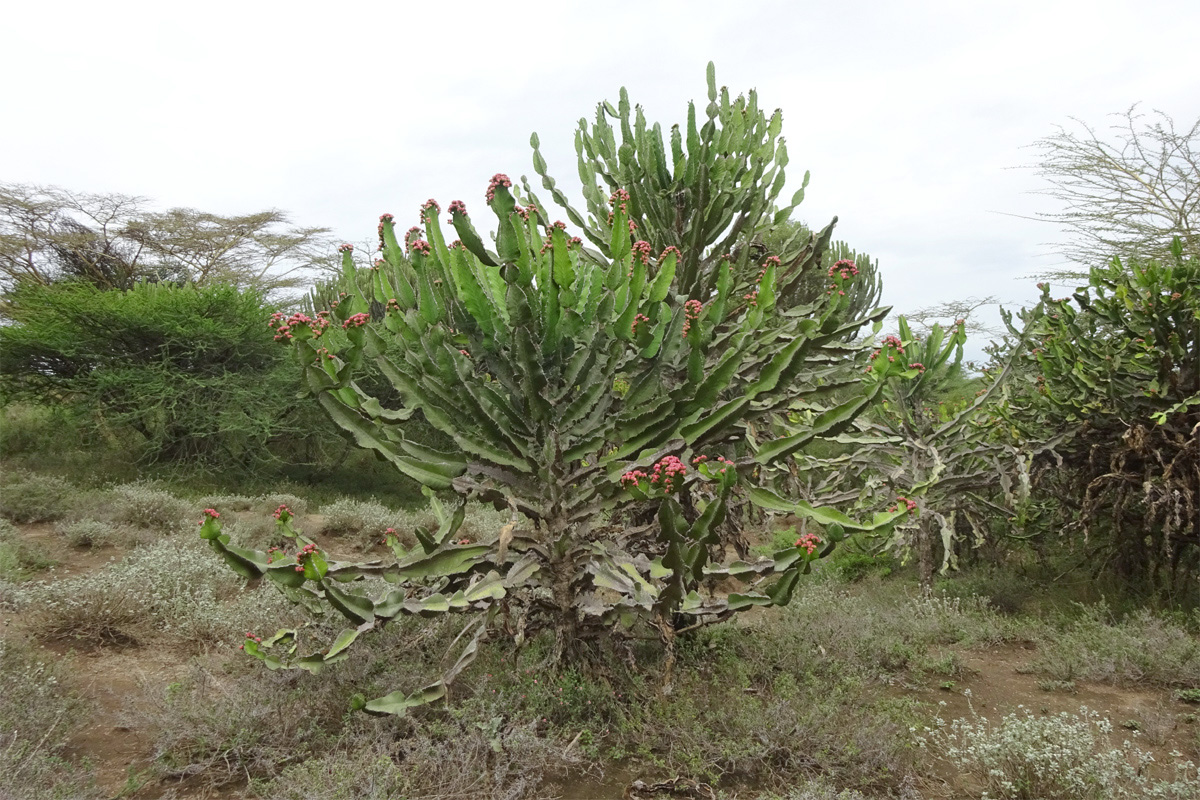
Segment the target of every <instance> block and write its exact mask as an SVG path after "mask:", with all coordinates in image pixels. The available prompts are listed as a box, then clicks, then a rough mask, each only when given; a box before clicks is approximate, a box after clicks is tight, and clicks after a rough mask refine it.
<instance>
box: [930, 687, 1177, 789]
mask: <svg viewBox="0 0 1200 800" xmlns="http://www.w3.org/2000/svg"><path fill="white" fill-rule="evenodd" d="M972 711H973V709H972ZM1112 730H1113V726H1112V723H1111V722H1110V721H1109V720H1107V719H1105V718H1103V717H1101V716H1100V715H1099V714H1097V713H1096V712H1095V711H1092V710H1090V709H1088V708H1087V707H1086V706H1084V707H1081V708H1080V709H1079V713H1078V714H1069V713H1066V712H1063V713H1060V714H1057V715H1053V716H1035V715H1034V714H1033V713H1032V712H1030V711H1029V709H1027V708H1025V707H1023V706H1018V707H1017V711H1016V712H1013V713H1010V714H1006V715H1004V716H1003V717H1002V718H1001V719H1000V721H999V722H998V723H992V722H990V721H989V720H988V719H987V718H986V717H982V716H979V715H978V714H974V715H973V716H972V717H971V718H969V719H966V718H963V719H956V720H953V721H951V722H950V724H949V725H947V724H946V723H945V721H943V720H942V719H938V720H936V721H935V725H934V727H933V728H925V729H924V731H923V732H920V733H917V732H916V731H915V730H914V731H913V732H914V733H917V735H916V736H915V742H916V744H917V745H918V746H919V747H921V748H924V749H926V750H930V751H932V752H933V754H934V755H935V756H937V757H940V758H943V759H945V760H947V761H949V762H950V763H951V764H953V765H954V766H955V767H956V768H957V769H958V770H959V771H960V772H961V773H963V774H964V775H967V776H970V777H971V778H973V779H974V780H976V781H977V782H978V783H979V785H980V786H982V787H983V791H982V794H980V795H979V796H980V797H981V798H984V800H990V799H991V798H1004V800H1059V799H1061V800H1123V799H1124V798H1165V799H1169V800H1196V798H1200V780H1198V779H1197V772H1196V766H1195V765H1194V764H1193V763H1192V762H1191V761H1185V760H1183V756H1182V754H1180V753H1173V754H1172V756H1173V757H1174V758H1175V759H1176V761H1175V764H1174V772H1175V775H1174V777H1173V778H1172V779H1165V780H1163V779H1159V780H1155V779H1152V778H1150V777H1149V775H1148V768H1149V767H1150V765H1151V764H1153V763H1154V758H1153V756H1151V755H1150V754H1149V753H1147V752H1145V751H1143V750H1140V749H1138V748H1137V747H1135V746H1134V745H1133V744H1132V743H1131V742H1129V741H1128V740H1126V741H1125V742H1123V743H1122V744H1121V746H1120V747H1115V748H1114V747H1113V746H1112V745H1111V743H1110V739H1109V736H1110V734H1111V733H1112Z"/></svg>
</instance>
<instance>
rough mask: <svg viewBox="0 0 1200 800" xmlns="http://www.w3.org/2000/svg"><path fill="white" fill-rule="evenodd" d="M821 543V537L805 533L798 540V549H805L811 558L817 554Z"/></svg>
mask: <svg viewBox="0 0 1200 800" xmlns="http://www.w3.org/2000/svg"><path fill="white" fill-rule="evenodd" d="M820 543H821V537H820V536H817V535H816V534H815V533H805V534H802V535H801V536H800V538H799V539H797V540H796V545H795V546H796V547H799V548H801V549H803V550H804V551H805V552H807V553H808V554H809V555H810V556H811V555H812V554H813V553H815V552H817V545H819V544H820Z"/></svg>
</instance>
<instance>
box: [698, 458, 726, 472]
mask: <svg viewBox="0 0 1200 800" xmlns="http://www.w3.org/2000/svg"><path fill="white" fill-rule="evenodd" d="M708 460H709V458H708V456H696V457H695V458H693V459H692V465H693V466H699V465H701V464H703V463H704V462H706V461H708ZM713 460H714V461H716V462H717V463H718V464H720V465H721V468H720V469H719V470H717V474H718V475H724V474H725V470H727V469H729V468H730V467H732V466H733V462H732V461H730V460H729V459H728V458H726V457H725V456H717V457H716V458H715V459H713Z"/></svg>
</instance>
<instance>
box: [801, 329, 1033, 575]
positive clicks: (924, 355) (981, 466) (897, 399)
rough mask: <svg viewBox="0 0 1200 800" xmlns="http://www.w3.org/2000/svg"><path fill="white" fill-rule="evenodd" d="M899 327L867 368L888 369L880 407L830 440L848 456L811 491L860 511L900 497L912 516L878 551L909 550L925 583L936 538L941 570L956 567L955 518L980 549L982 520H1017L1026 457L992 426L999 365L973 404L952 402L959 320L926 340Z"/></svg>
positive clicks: (1002, 392)
mask: <svg viewBox="0 0 1200 800" xmlns="http://www.w3.org/2000/svg"><path fill="white" fill-rule="evenodd" d="M898 326H899V330H898V334H899V335H888V336H886V337H884V339H883V341H882V342H880V345H879V347H878V349H877V350H875V351H874V353H873V354H872V356H871V361H870V363H869V364H868V365H867V366H866V367H865V369H866V370H867V371H869V372H874V371H875V370H877V369H879V367H880V366H881V364H882V363H886V364H887V365H888V366H889V367H895V368H896V369H894V370H893V371H892V372H891V375H890V377H889V378H887V380H886V381H885V384H884V388H883V392H882V402H880V403H879V404H878V405H877V406H876V407H875V408H874V409H872V410H871V411H870V412H869V413H868V414H866V415H864V416H863V417H861V418H860V419H859V420H857V421H856V423H855V426H854V428H855V429H854V430H853V431H850V432H848V433H846V434H842V435H841V436H839V437H838V438H837V441H838V442H840V443H841V444H843V445H846V446H848V448H849V449H848V450H847V452H846V455H844V456H843V458H842V459H841V460H840V461H839V462H838V468H837V469H836V470H835V471H834V472H833V473H832V474H831V475H830V476H829V477H827V478H826V487H832V489H830V488H826V490H825V491H824V492H821V493H819V494H820V495H821V497H822V499H823V501H824V502H846V501H847V500H848V499H849V495H850V494H851V493H853V492H856V491H857V493H858V497H857V500H858V503H859V504H860V505H862V506H863V507H865V508H872V507H880V506H882V505H885V504H886V503H890V502H891V500H890V499H888V498H890V497H891V496H894V495H895V494H899V495H900V499H899V501H898V502H897V504H898V505H904V506H906V507H907V508H908V509H909V510H911V511H913V512H917V513H914V515H913V516H912V517H910V518H909V519H907V520H906V521H905V522H903V523H902V524H900V525H898V526H897V527H896V529H895V533H896V536H895V537H894V539H893V540H892V541H890V542H887V543H886V545H887V546H890V547H892V548H893V549H895V550H898V551H900V552H901V554H902V555H907V554H908V553H909V552H911V551H914V550H915V552H916V554H917V559H918V565H919V568H920V575H921V579H922V581H923V582H924V583H925V584H926V585H928V584H929V583H931V582H932V579H933V572H934V569H935V551H936V544H937V542H938V540H939V539H940V541H941V545H942V559H941V565H940V566H941V569H942V570H945V569H947V568H948V567H950V566H952V565H953V564H954V563H955V562H956V558H955V540H956V539H958V538H960V537H959V536H958V533H957V531H958V529H959V526H958V525H957V524H956V523H957V522H958V521H960V520H961V521H962V523H963V527H965V528H969V529H970V531H971V532H972V534H973V537H974V541H975V543H976V544H979V543H981V542H982V541H983V540H984V539H985V538H986V537H987V535H988V527H989V520H990V519H992V518H995V517H996V516H997V515H1000V516H1001V518H1003V519H1006V520H1009V519H1014V520H1015V519H1016V518H1017V517H1018V516H1019V515H1020V514H1021V513H1022V507H1023V504H1024V501H1025V499H1026V498H1027V495H1028V487H1029V473H1028V461H1029V455H1028V454H1027V453H1026V452H1025V450H1024V449H1023V448H1022V447H1021V446H1020V444H1021V443H1020V442H1019V441H1017V440H1014V439H1013V438H1012V437H1009V436H1005V435H1001V433H1000V432H998V430H997V426H996V424H995V423H996V421H997V420H998V418H999V414H1000V411H999V410H998V409H999V408H1000V407H1001V406H1002V405H1003V403H1004V402H1005V400H1006V377H1007V371H1008V370H1007V365H1006V366H1005V367H1003V368H1002V369H1001V370H1000V371H999V372H998V373H996V374H994V375H993V376H992V379H991V380H989V381H988V382H987V384H986V386H985V388H984V389H982V390H981V391H979V392H978V393H977V394H976V395H975V397H974V398H972V399H970V400H968V399H965V398H961V397H959V398H956V397H955V392H954V390H955V389H956V388H957V387H958V386H959V385H960V384H961V383H962V380H963V363H962V359H963V345H964V344H965V343H966V338H967V337H966V323H965V320H961V319H960V320H957V321H956V322H955V323H954V324H953V325H951V326H948V327H947V328H942V326H941V325H939V324H935V325H934V326H933V327H932V328H931V329H930V330H929V332H928V334H927V335H925V336H924V337H922V336H919V335H915V334H914V332H913V331H912V329H911V328H910V327H909V324H908V320H906V319H905V318H904V317H900V318H899V320H898ZM852 475H858V476H860V480H859V481H857V482H856V481H854V480H852V479H851V476H852Z"/></svg>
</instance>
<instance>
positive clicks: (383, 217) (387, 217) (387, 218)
mask: <svg viewBox="0 0 1200 800" xmlns="http://www.w3.org/2000/svg"><path fill="white" fill-rule="evenodd" d="M394 219H395V217H393V216H392V215H391V214H380V215H379V229H378V230H379V249H380V250H382V249H383V224H384V223H385V222H391V221H392V220H394Z"/></svg>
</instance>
